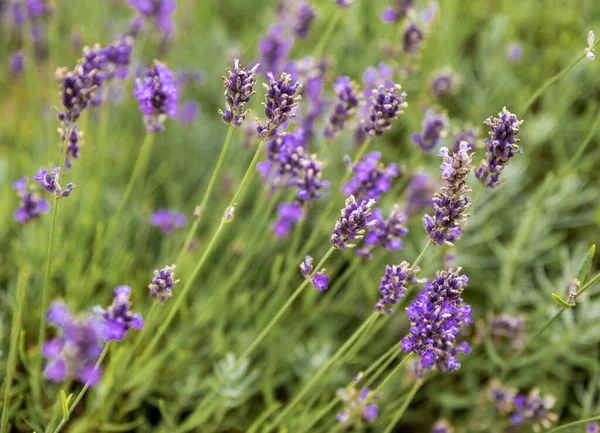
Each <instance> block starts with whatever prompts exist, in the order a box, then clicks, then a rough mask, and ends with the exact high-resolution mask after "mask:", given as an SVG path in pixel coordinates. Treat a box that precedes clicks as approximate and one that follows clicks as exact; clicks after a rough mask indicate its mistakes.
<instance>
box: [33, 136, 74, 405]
mask: <svg viewBox="0 0 600 433" xmlns="http://www.w3.org/2000/svg"><path fill="white" fill-rule="evenodd" d="M71 131H72V127H71V126H69V127H68V128H67V129H66V131H65V138H64V140H63V143H62V153H61V160H60V166H59V172H58V173H59V174H58V178H59V180H60V177H61V175H62V172H63V170H64V168H65V161H66V160H67V143H68V140H69V137H70V136H71ZM59 202H60V200H59V199H58V198H56V199H55V200H54V207H53V208H52V222H51V223H50V238H49V240H48V257H47V258H46V272H45V273H44V285H43V287H42V300H41V305H40V326H39V330H38V348H39V350H40V353H39V355H38V357H37V365H36V366H35V367H34V372H35V375H36V380H34V387H33V389H32V393H33V399H34V402H35V403H36V405H39V404H40V403H41V399H42V390H41V388H40V380H39V378H40V377H41V371H42V345H43V344H44V340H45V339H46V332H45V331H46V307H47V305H48V298H49V297H50V274H51V271H52V258H53V254H54V243H55V242H54V240H55V239H54V238H55V235H56V221H57V216H58V204H59Z"/></svg>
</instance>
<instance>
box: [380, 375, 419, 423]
mask: <svg viewBox="0 0 600 433" xmlns="http://www.w3.org/2000/svg"><path fill="white" fill-rule="evenodd" d="M422 384H423V381H422V380H417V381H416V382H415V384H414V385H413V387H412V388H411V389H410V392H409V393H408V395H407V396H406V399H405V400H404V403H402V406H400V408H399V409H398V412H396V414H395V415H394V418H393V419H392V422H391V423H390V424H389V425H388V426H387V428H386V429H385V431H384V432H383V433H391V432H392V431H393V430H394V427H395V426H396V424H398V421H400V418H402V415H404V412H406V409H407V408H408V406H409V405H410V402H411V401H412V399H413V398H415V395H416V394H417V391H418V390H419V388H421V385H422Z"/></svg>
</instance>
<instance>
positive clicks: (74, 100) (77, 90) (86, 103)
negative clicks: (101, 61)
mask: <svg viewBox="0 0 600 433" xmlns="http://www.w3.org/2000/svg"><path fill="white" fill-rule="evenodd" d="M97 73H98V71H97V70H95V69H91V70H89V71H88V72H85V71H84V68H83V64H82V61H80V62H79V63H78V64H77V66H75V69H73V70H72V71H69V70H68V69H67V68H58V69H57V70H56V73H55V75H54V77H55V78H56V81H57V82H58V83H59V92H58V95H59V96H60V98H61V102H62V106H63V110H62V111H59V112H58V120H60V122H61V123H62V125H63V127H64V128H65V129H66V128H68V127H69V126H70V125H71V124H72V123H73V122H76V121H77V119H79V117H80V116H81V112H82V111H83V110H85V109H86V108H89V107H91V106H92V105H93V101H94V99H95V97H96V90H97V89H98V86H97V84H95V82H96V80H95V78H94V76H95V75H96V74H97Z"/></svg>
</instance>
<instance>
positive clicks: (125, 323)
mask: <svg viewBox="0 0 600 433" xmlns="http://www.w3.org/2000/svg"><path fill="white" fill-rule="evenodd" d="M130 296H131V287H129V286H119V287H117V288H116V289H115V297H114V299H113V302H112V304H111V305H110V307H108V309H107V310H106V311H104V310H103V309H102V307H99V306H98V307H96V308H95V311H96V312H98V313H100V314H101V315H102V317H103V318H104V320H105V326H106V329H105V334H106V335H105V340H106V341H111V340H122V339H123V338H125V334H126V333H127V331H128V330H129V329H131V328H133V329H137V330H138V331H141V330H142V328H143V327H144V320H143V319H142V315H141V314H139V313H135V314H134V313H132V312H131V302H130V301H129V297H130Z"/></svg>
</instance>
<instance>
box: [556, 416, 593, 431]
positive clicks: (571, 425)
mask: <svg viewBox="0 0 600 433" xmlns="http://www.w3.org/2000/svg"><path fill="white" fill-rule="evenodd" d="M598 420H600V415H596V416H593V417H591V418H586V419H580V420H579V421H574V422H570V423H568V424H563V425H561V426H558V427H554V428H553V429H550V430H548V431H547V432H546V433H554V432H557V431H561V430H564V429H566V428H569V427H575V426H576V425H580V424H588V423H591V422H592V421H598Z"/></svg>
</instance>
